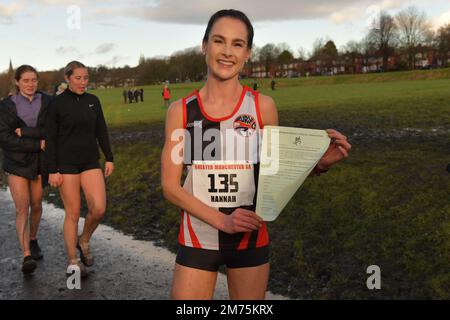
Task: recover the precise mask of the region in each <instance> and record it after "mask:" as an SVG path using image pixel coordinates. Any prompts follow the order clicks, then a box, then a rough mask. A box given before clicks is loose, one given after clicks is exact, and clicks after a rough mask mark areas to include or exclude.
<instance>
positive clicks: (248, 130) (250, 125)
mask: <svg viewBox="0 0 450 320" xmlns="http://www.w3.org/2000/svg"><path fill="white" fill-rule="evenodd" d="M233 128H234V130H235V131H236V132H239V133H240V134H241V135H242V136H244V137H250V136H251V135H253V133H254V132H255V130H256V120H255V118H253V116H251V115H249V114H241V115H239V116H238V117H237V118H236V119H234V123H233Z"/></svg>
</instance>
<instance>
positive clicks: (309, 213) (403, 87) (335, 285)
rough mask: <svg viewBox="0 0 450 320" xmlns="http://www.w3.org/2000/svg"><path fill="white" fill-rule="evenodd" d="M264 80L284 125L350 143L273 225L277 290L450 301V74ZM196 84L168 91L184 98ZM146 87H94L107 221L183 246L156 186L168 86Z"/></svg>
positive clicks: (175, 217)
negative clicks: (130, 92) (109, 172)
mask: <svg viewBox="0 0 450 320" xmlns="http://www.w3.org/2000/svg"><path fill="white" fill-rule="evenodd" d="M268 81H269V80H264V81H262V82H261V83H260V87H261V88H262V89H261V91H262V93H264V94H268V95H270V96H272V97H273V98H274V100H275V102H276V104H277V106H278V109H279V114H280V124H282V125H287V126H298V127H309V128H322V129H323V128H336V129H339V130H341V131H342V132H343V133H344V134H346V135H347V136H348V137H349V139H350V142H351V143H352V145H353V148H352V150H351V156H350V158H349V159H347V160H346V161H344V162H343V163H341V164H339V165H338V166H336V167H334V168H332V169H331V170H330V171H329V172H328V173H327V174H325V175H322V176H321V177H314V178H310V179H308V180H307V181H306V183H305V184H304V185H303V186H302V188H301V189H300V190H299V191H298V192H297V194H296V195H295V196H294V197H293V199H292V200H291V201H290V203H289V205H288V206H287V207H286V209H285V210H284V211H283V213H282V215H281V216H280V217H279V218H278V219H277V221H276V222H274V223H270V224H269V234H270V237H271V239H272V250H271V261H272V266H271V275H270V282H269V288H270V289H271V290H272V291H274V292H276V293H281V294H285V295H288V296H290V297H293V298H300V299H302V298H305V299H450V201H449V200H450V197H449V191H450V174H449V173H447V172H446V171H445V167H446V166H447V164H448V163H449V162H450V69H444V70H433V71H417V72H401V73H387V74H371V75H359V76H337V77H317V78H310V79H279V80H278V81H277V82H278V87H277V90H275V91H270V90H269V89H268V87H269V85H268ZM200 86H201V84H200V83H195V84H181V85H172V86H171V90H172V94H173V96H174V99H177V98H180V97H182V96H184V95H186V94H188V93H189V92H191V91H192V90H193V89H194V88H200ZM144 89H145V103H141V104H132V105H124V104H123V103H122V96H121V89H108V90H98V91H95V92H94V93H95V94H97V95H98V96H99V97H100V100H101V101H102V104H103V108H104V110H105V114H106V117H107V120H108V122H109V125H110V127H111V135H112V141H113V148H114V153H115V165H116V169H117V170H116V172H115V173H114V175H113V176H112V177H111V178H109V179H108V184H107V188H108V210H107V215H106V217H105V220H104V222H105V223H107V224H109V225H112V226H114V227H115V228H117V229H120V230H122V231H123V232H125V233H128V234H132V235H134V236H135V237H137V238H139V239H150V240H154V241H156V242H157V243H159V244H161V245H164V246H166V247H168V248H170V249H171V250H174V251H175V250H176V236H177V232H178V221H179V211H178V210H177V208H175V207H174V206H172V205H171V204H169V203H168V202H167V201H165V200H164V199H163V197H162V194H161V186H160V172H159V169H160V163H159V156H160V152H161V146H162V141H163V121H164V116H165V109H164V107H163V105H162V97H161V87H159V86H150V87H144ZM128 109H129V111H128ZM0 178H2V179H4V176H1V177H0ZM47 199H49V200H50V201H52V202H56V203H58V204H59V205H61V202H60V200H59V198H58V197H51V198H47ZM83 210H84V212H85V211H86V208H85V207H84V208H83ZM369 265H378V266H380V268H381V277H382V289H381V290H375V291H371V290H368V289H367V287H366V279H367V277H368V274H366V268H367V267H368V266H369Z"/></svg>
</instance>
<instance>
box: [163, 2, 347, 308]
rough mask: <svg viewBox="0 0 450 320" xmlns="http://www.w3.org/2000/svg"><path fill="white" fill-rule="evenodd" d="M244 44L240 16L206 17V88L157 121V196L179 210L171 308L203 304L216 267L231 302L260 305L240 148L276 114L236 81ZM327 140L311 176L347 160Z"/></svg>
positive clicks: (245, 23)
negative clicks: (162, 123)
mask: <svg viewBox="0 0 450 320" xmlns="http://www.w3.org/2000/svg"><path fill="white" fill-rule="evenodd" d="M252 42H253V27H252V24H251V22H250V21H249V19H248V18H247V16H246V15H245V14H244V13H242V12H240V11H236V10H221V11H219V12H217V13H215V14H214V15H213V16H212V17H211V18H210V20H209V23H208V25H207V28H206V32H205V35H204V37H203V45H202V49H203V53H204V54H205V60H206V64H207V67H208V78H207V81H206V83H205V85H204V86H203V88H202V89H201V90H200V91H194V92H193V93H192V94H191V95H189V96H187V97H186V98H184V99H182V100H179V101H176V102H174V103H173V104H172V105H171V106H170V107H169V110H168V113H167V118H166V132H165V133H166V140H165V145H164V148H163V151H162V156H161V163H162V176H161V182H162V188H163V193H164V196H165V197H166V198H167V199H168V200H169V201H170V202H172V203H173V204H175V205H177V206H178V207H180V208H181V224H180V231H179V236H178V241H179V245H180V246H179V250H178V254H177V258H176V264H175V271H174V276H173V284H172V290H171V296H172V298H174V299H211V298H212V297H213V294H214V288H215V284H216V279H217V272H218V269H219V267H220V266H222V265H225V266H226V267H227V280H228V290H229V295H230V298H231V299H264V298H265V293H266V288H267V282H268V277H269V237H268V234H267V228H266V224H265V223H264V221H262V219H261V218H260V217H258V216H257V215H256V214H255V212H254V210H255V203H256V197H255V196H256V190H257V177H258V172H259V171H258V170H259V162H258V161H259V160H258V154H257V153H258V152H257V148H254V147H253V148H252V147H251V145H252V144H251V143H249V142H250V141H251V139H254V140H255V141H256V140H258V139H257V138H258V135H260V129H262V128H263V127H264V126H265V125H278V114H277V109H276V107H275V103H274V102H273V100H272V99H271V98H269V97H267V96H264V95H260V94H259V93H258V92H256V91H253V90H251V89H250V88H248V87H245V86H242V85H241V84H240V82H239V73H240V71H241V70H242V68H243V67H244V64H245V62H246V61H247V60H248V59H249V58H250V56H251V47H252ZM180 132H183V134H180ZM329 136H330V137H331V138H332V139H333V143H332V144H330V147H329V149H328V151H327V152H326V153H325V156H324V157H323V158H322V159H321V160H320V162H319V164H318V167H317V168H316V169H315V171H316V172H319V171H325V170H326V169H327V168H328V167H329V166H330V165H332V164H334V163H336V162H338V161H339V160H342V159H343V158H345V157H347V151H348V150H349V149H350V145H349V144H348V143H347V142H346V138H345V137H344V136H343V135H341V134H340V133H338V132H336V131H334V130H329ZM236 144H237V146H238V147H236ZM254 145H255V144H253V146H254ZM241 146H244V147H243V148H241ZM244 149H245V151H246V152H239V151H241V150H244ZM236 150H237V151H238V152H236ZM230 161H231V162H230ZM184 167H185V168H186V174H187V175H186V179H185V181H184V184H183V186H181V184H180V180H181V177H182V173H183V168H184Z"/></svg>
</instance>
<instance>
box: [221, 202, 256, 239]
mask: <svg viewBox="0 0 450 320" xmlns="http://www.w3.org/2000/svg"><path fill="white" fill-rule="evenodd" d="M262 222H263V219H262V218H261V217H259V216H258V215H257V214H256V213H254V212H253V211H250V210H245V209H241V208H238V209H236V210H234V211H233V213H232V214H230V215H225V220H224V228H223V230H222V231H223V232H226V233H229V234H233V233H237V232H251V231H255V230H258V229H259V228H261V227H262Z"/></svg>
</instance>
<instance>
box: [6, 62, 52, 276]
mask: <svg viewBox="0 0 450 320" xmlns="http://www.w3.org/2000/svg"><path fill="white" fill-rule="evenodd" d="M38 79H39V75H38V73H37V71H36V69H34V68H33V67H31V66H28V65H23V66H20V67H19V68H17V71H16V74H15V80H16V86H17V91H18V93H17V94H13V95H12V96H9V97H8V98H6V99H4V100H3V101H1V102H0V148H2V149H3V170H4V171H5V172H6V174H7V175H8V185H9V189H10V192H11V195H12V198H13V200H14V204H15V207H16V230H17V237H18V239H19V243H20V246H21V248H22V251H23V256H24V260H23V264H22V271H23V273H25V274H27V273H32V272H33V271H34V269H35V268H36V261H35V260H38V259H41V258H42V252H41V249H40V248H39V245H38V242H37V231H38V228H39V223H40V220H41V215H42V189H43V184H42V182H43V181H44V180H43V178H42V175H43V174H45V168H46V165H45V159H44V154H43V151H44V149H45V141H44V124H45V117H46V112H47V107H48V104H49V102H50V99H51V98H50V97H49V96H48V95H46V94H44V93H42V92H39V91H37V87H38ZM30 212H31V223H30V224H29V223H28V219H29V215H30Z"/></svg>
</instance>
